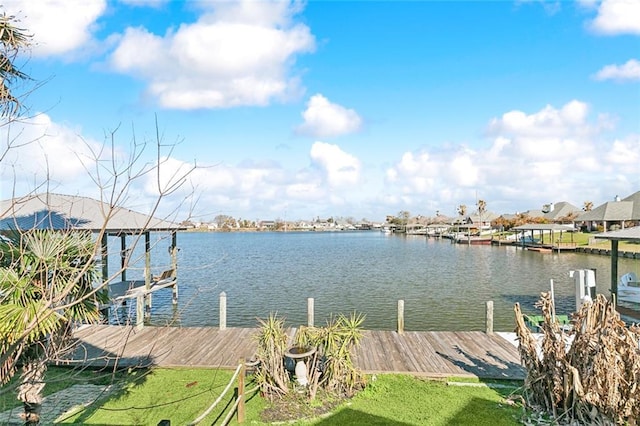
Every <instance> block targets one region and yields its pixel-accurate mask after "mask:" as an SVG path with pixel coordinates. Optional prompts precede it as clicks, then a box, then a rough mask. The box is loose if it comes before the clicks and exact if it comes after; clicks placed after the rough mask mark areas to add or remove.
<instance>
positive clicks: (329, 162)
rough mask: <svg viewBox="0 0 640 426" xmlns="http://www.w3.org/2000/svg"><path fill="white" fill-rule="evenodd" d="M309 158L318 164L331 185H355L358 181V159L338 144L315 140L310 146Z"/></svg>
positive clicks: (359, 167)
mask: <svg viewBox="0 0 640 426" xmlns="http://www.w3.org/2000/svg"><path fill="white" fill-rule="evenodd" d="M311 160H312V161H313V163H314V164H316V165H318V166H320V168H321V169H322V170H323V172H324V174H325V176H326V180H327V183H328V184H329V185H330V186H332V187H342V186H350V185H355V184H357V183H358V182H359V181H360V169H361V165H360V160H358V159H357V158H356V157H354V156H353V155H351V154H348V153H346V152H344V151H343V150H342V149H340V147H339V146H338V145H332V144H328V143H325V142H315V143H314V144H313V145H312V147H311Z"/></svg>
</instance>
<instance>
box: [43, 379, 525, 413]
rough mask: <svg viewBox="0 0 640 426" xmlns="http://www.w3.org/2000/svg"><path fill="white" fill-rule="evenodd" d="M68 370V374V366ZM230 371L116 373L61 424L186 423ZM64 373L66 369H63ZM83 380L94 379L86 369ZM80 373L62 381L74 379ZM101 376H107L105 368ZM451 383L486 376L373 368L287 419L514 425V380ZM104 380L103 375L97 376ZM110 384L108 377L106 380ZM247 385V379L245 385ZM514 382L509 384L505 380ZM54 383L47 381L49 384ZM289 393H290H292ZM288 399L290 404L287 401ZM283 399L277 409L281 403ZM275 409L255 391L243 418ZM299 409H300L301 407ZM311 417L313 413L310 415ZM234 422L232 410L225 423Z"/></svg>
mask: <svg viewBox="0 0 640 426" xmlns="http://www.w3.org/2000/svg"><path fill="white" fill-rule="evenodd" d="M67 375H68V373H67ZM232 375H233V372H232V371H227V370H211V369H184V368H179V369H166V368H162V369H152V370H137V371H132V372H129V373H128V374H127V373H123V374H122V375H121V376H120V377H118V378H117V380H119V385H120V386H119V390H118V391H116V392H115V393H113V394H111V395H110V396H109V397H107V398H106V399H104V400H101V401H97V402H96V403H95V404H93V405H91V406H89V407H87V408H86V409H85V410H83V411H81V412H78V413H76V414H74V415H73V416H70V417H68V418H66V419H62V423H63V424H72V423H76V424H78V423H79V424H87V425H91V424H112V425H113V424H119V425H131V424H154V425H155V424H158V422H160V421H161V420H163V419H167V420H170V421H171V424H187V423H189V422H191V421H192V420H194V419H195V418H196V417H198V416H199V415H200V414H201V413H202V412H204V410H205V409H206V408H207V407H208V406H209V405H210V404H211V403H212V402H213V401H214V400H215V399H216V398H217V397H218V396H219V395H220V393H221V392H222V390H223V389H224V387H225V386H226V384H227V383H228V382H229V380H230V379H231V376H232ZM67 377H68V376H67ZM88 378H89V379H90V380H94V379H95V378H92V376H91V374H89V375H88ZM79 380H81V379H80V377H78V378H77V379H74V380H73V381H67V384H70V385H71V384H76V383H78V381H79ZM100 380H102V381H104V380H106V377H104V375H103V376H102V377H101V378H100ZM451 381H456V382H470V383H475V384H481V383H486V384H487V385H488V386H480V387H478V386H470V387H467V386H449V385H447V384H446V382H444V381H431V380H423V379H419V378H415V377H412V376H409V375H386V374H382V375H378V376H377V377H375V379H374V378H373V377H372V378H370V380H369V384H368V385H367V387H366V388H365V390H363V391H362V392H360V393H359V394H357V395H356V396H355V397H354V398H352V399H350V400H347V401H343V402H342V403H339V405H337V406H336V403H337V402H338V401H329V403H330V404H331V407H332V408H333V409H332V410H331V411H330V412H329V413H327V414H323V415H320V416H318V413H322V412H324V411H326V410H322V407H319V406H318V405H319V402H318V401H315V402H312V403H309V404H308V406H306V407H305V406H304V401H297V404H302V405H300V406H298V407H294V409H293V411H298V412H299V413H300V414H302V416H304V415H306V416H308V418H306V419H299V420H297V421H293V422H288V423H287V424H293V425H321V426H326V425H344V424H349V425H397V426H401V425H449V424H473V425H491V426H500V425H516V424H519V422H518V419H520V418H522V415H523V411H522V408H521V407H517V406H513V405H510V404H507V403H506V401H505V397H506V396H508V395H509V394H510V393H512V392H513V390H514V389H516V388H517V387H518V386H520V385H521V383H520V382H503V381H499V383H501V384H502V386H500V387H492V386H491V384H492V383H494V382H484V381H476V380H467V379H465V380H464V381H463V380H461V379H451ZM103 383H104V382H103ZM108 383H110V382H108ZM253 386H254V384H253V383H252V381H251V379H250V378H248V383H247V389H251V388H252V387H253ZM510 386H513V387H510ZM52 390H53V386H52ZM233 397H234V394H233V392H232V391H231V392H230V393H229V394H227V396H225V397H224V399H223V401H222V402H221V403H220V404H219V406H218V407H217V408H216V409H215V410H214V411H213V412H212V413H211V414H210V415H209V416H207V418H206V419H205V420H204V421H203V423H202V424H212V423H214V422H215V423H220V422H221V420H222V418H224V416H225V415H226V413H227V412H228V410H229V408H230V406H231V404H232V399H233ZM292 398H293V399H295V397H292ZM294 405H295V404H294ZM286 408H287V407H286V403H285V405H283V406H281V409H286ZM269 409H271V410H273V409H274V405H273V404H269V403H268V401H265V400H263V399H262V398H261V397H260V396H259V395H258V394H257V392H254V393H253V394H252V395H251V394H250V395H248V400H247V403H246V408H245V413H246V424H253V425H266V424H269V423H267V422H265V420H264V419H265V418H268V417H265V416H264V414H265V413H268V410H269ZM303 413H305V414H303ZM313 416H315V417H313ZM231 423H232V424H236V421H235V416H234V419H233V420H232V422H231Z"/></svg>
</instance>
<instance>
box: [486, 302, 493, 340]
mask: <svg viewBox="0 0 640 426" xmlns="http://www.w3.org/2000/svg"><path fill="white" fill-rule="evenodd" d="M485 325H486V332H487V334H493V300H489V301H487V317H486V321H485Z"/></svg>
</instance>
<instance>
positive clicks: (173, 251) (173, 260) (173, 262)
mask: <svg viewBox="0 0 640 426" xmlns="http://www.w3.org/2000/svg"><path fill="white" fill-rule="evenodd" d="M177 242H178V237H177V233H176V231H173V232H172V233H171V268H173V274H174V279H175V283H174V284H173V288H172V297H171V303H173V304H174V305H177V304H178V247H177Z"/></svg>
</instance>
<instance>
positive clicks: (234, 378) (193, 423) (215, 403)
mask: <svg viewBox="0 0 640 426" xmlns="http://www.w3.org/2000/svg"><path fill="white" fill-rule="evenodd" d="M241 368H242V364H240V365H238V368H236V371H235V373H233V377H232V378H231V380H230V381H229V383H228V384H227V387H226V388H224V390H223V391H222V393H221V394H220V396H219V397H218V398H217V399H216V400H215V401H213V404H211V405H210V406H209V408H207V409H206V410H205V411H204V413H202V414H200V416H199V417H198V418H197V419H195V420H194V421H192V422H191V423H189V425H190V426H193V425H197V424H198V423H200V422H201V421H202V420H204V418H205V417H207V416H208V415H209V413H211V411H212V410H213V409H214V408H215V407H216V405H218V403H219V402H220V401H221V400H222V397H223V396H224V394H226V393H227V392H228V391H229V389H230V388H231V385H233V384H234V382H235V380H236V377H238V373H240V369H241ZM232 412H233V411H232Z"/></svg>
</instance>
